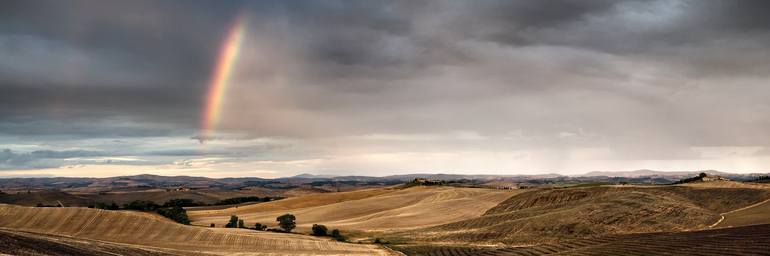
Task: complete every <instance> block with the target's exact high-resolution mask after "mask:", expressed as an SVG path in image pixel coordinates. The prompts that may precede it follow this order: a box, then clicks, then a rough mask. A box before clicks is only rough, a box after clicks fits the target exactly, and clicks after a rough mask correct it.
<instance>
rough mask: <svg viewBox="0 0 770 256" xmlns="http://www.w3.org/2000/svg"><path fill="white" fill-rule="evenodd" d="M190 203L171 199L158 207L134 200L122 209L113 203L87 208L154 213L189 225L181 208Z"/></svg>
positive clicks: (150, 203) (148, 202) (184, 200)
mask: <svg viewBox="0 0 770 256" xmlns="http://www.w3.org/2000/svg"><path fill="white" fill-rule="evenodd" d="M191 202H192V200H189V199H171V200H169V201H168V202H166V203H164V204H163V205H159V204H156V203H155V202H153V201H146V200H136V201H133V202H130V203H127V204H123V207H122V208H121V207H120V206H118V204H116V203H115V202H113V203H111V204H105V203H97V204H96V205H93V206H89V208H97V209H105V210H121V209H122V210H134V211H143V212H155V213H157V214H160V215H161V216H163V217H166V218H169V219H171V220H173V221H176V222H178V223H182V224H185V225H189V224H190V218H189V217H188V216H187V211H186V210H185V209H184V208H182V207H184V206H185V205H187V204H188V203H191Z"/></svg>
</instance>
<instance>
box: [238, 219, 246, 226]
mask: <svg viewBox="0 0 770 256" xmlns="http://www.w3.org/2000/svg"><path fill="white" fill-rule="evenodd" d="M238 228H246V226H244V225H243V219H240V220H238Z"/></svg>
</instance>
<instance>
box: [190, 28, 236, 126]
mask: <svg viewBox="0 0 770 256" xmlns="http://www.w3.org/2000/svg"><path fill="white" fill-rule="evenodd" d="M245 26H246V15H245V14H244V13H241V14H239V15H238V16H237V17H236V18H235V22H233V24H232V25H231V26H230V28H229V29H228V32H227V35H226V36H225V38H224V40H223V41H222V45H221V47H220V49H219V54H218V57H217V62H216V65H215V66H214V70H213V74H212V76H211V81H209V84H208V92H207V93H206V98H205V99H204V102H205V103H204V104H205V105H204V106H203V117H202V118H201V132H202V134H201V135H200V136H201V138H202V139H204V140H205V139H206V138H209V137H210V136H212V134H213V133H214V130H215V129H216V128H217V127H216V126H217V124H218V123H219V119H220V118H221V116H222V101H223V98H224V96H225V93H226V92H227V87H228V85H229V84H230V78H231V77H232V74H233V69H234V67H235V64H236V62H237V61H238V52H239V51H240V49H241V42H242V41H243V34H244V31H245Z"/></svg>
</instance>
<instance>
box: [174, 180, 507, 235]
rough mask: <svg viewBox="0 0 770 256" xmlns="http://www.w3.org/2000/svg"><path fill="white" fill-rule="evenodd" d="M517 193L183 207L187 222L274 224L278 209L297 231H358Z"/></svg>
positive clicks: (450, 216) (481, 205) (478, 209)
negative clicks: (320, 227)
mask: <svg viewBox="0 0 770 256" xmlns="http://www.w3.org/2000/svg"><path fill="white" fill-rule="evenodd" d="M518 192H519V191H511V190H494V189H475V188H453V187H412V188H407V189H371V190H361V191H353V192H341V193H326V194H317V195H309V196H302V197H295V198H288V199H284V200H280V201H275V202H269V203H261V204H255V205H248V206H243V207H237V208H227V209H222V210H214V211H195V210H192V211H188V215H189V216H190V219H191V221H192V222H193V224H198V225H209V223H226V222H227V220H228V219H229V217H230V215H233V214H234V215H237V216H238V217H240V218H243V219H245V221H246V224H247V226H249V225H253V223H255V222H259V223H262V224H272V223H275V218H276V217H277V216H280V215H282V214H284V213H291V214H294V215H295V216H296V217H297V226H298V228H299V229H300V230H305V231H306V230H308V229H309V228H310V226H311V225H312V224H316V223H319V224H324V225H326V226H328V227H329V228H339V229H344V230H359V231H384V230H399V229H413V228H419V227H427V226H432V225H439V224H444V223H450V222H454V221H458V220H463V219H468V218H473V217H477V216H480V215H481V214H483V213H484V211H486V210H487V209H489V208H492V207H494V206H495V205H497V204H498V203H500V202H502V201H504V200H505V199H507V198H508V197H510V196H512V195H514V194H516V193H518Z"/></svg>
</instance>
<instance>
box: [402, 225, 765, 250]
mask: <svg viewBox="0 0 770 256" xmlns="http://www.w3.org/2000/svg"><path fill="white" fill-rule="evenodd" d="M769 243H770V225H754V226H746V227H739V228H726V229H713V230H702V231H688V232H653V233H639V234H628V235H613V236H604V237H597V238H589V239H573V240H568V241H563V242H559V243H549V244H541V245H536V246H525V247H503V248H500V247H460V246H425V245H407V246H395V248H396V249H398V250H400V251H402V252H404V253H406V254H407V255H410V256H466V255H468V256H470V255H484V256H513V255H527V256H539V255H624V256H626V255H639V256H646V255H699V256H700V255H703V256H712V255H713V256H716V255H767V252H768V251H770V245H768V244H769Z"/></svg>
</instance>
